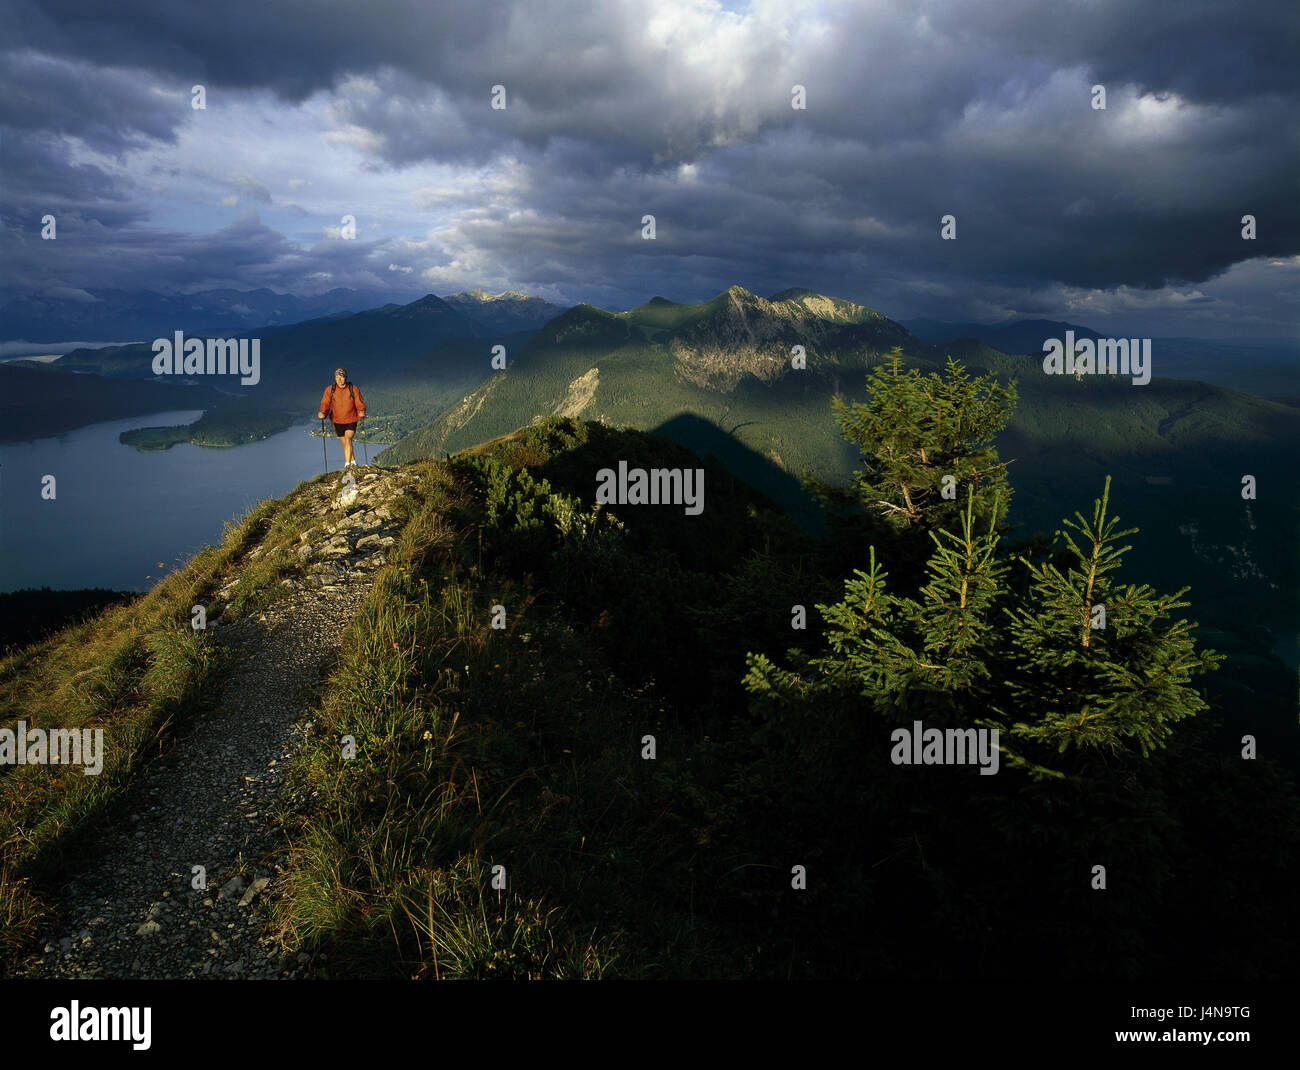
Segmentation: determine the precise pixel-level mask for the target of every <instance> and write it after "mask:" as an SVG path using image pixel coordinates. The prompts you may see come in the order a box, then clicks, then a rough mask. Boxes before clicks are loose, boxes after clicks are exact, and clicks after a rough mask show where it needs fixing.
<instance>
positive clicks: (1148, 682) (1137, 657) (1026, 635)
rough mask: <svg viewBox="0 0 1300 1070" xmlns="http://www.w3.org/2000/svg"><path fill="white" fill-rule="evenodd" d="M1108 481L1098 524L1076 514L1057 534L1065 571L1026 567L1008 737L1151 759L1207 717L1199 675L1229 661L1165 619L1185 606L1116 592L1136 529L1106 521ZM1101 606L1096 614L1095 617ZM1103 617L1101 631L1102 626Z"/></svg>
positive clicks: (1141, 593) (1015, 632)
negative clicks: (1181, 730)
mask: <svg viewBox="0 0 1300 1070" xmlns="http://www.w3.org/2000/svg"><path fill="white" fill-rule="evenodd" d="M1109 505H1110V477H1109V476H1107V477H1106V483H1105V486H1104V488H1103V490H1102V496H1101V497H1100V498H1099V499H1097V500H1096V501H1095V502H1094V504H1093V513H1092V520H1091V521H1086V520H1085V519H1084V517H1083V515H1082V514H1080V513H1075V518H1076V519H1075V520H1074V521H1066V522H1065V524H1066V527H1068V528H1071V529H1073V530H1074V531H1075V532H1077V533H1078V535H1079V536H1080V539H1079V540H1078V541H1076V539H1075V537H1074V536H1073V535H1071V534H1070V533H1069V532H1060V531H1058V532H1057V535H1058V537H1061V538H1062V539H1063V540H1064V542H1065V544H1066V546H1067V548H1068V551H1069V553H1070V556H1071V557H1073V558H1074V563H1073V564H1072V565H1071V566H1070V567H1068V568H1067V569H1066V570H1065V571H1064V572H1062V571H1061V570H1060V569H1059V568H1057V567H1056V566H1055V565H1053V564H1050V563H1049V564H1038V565H1035V564H1031V563H1030V562H1028V561H1024V560H1023V559H1022V564H1023V565H1024V566H1025V567H1026V568H1027V569H1028V570H1029V573H1030V576H1031V586H1030V597H1029V601H1028V604H1026V605H1022V606H1018V607H1015V608H1012V609H1008V611H1007V614H1008V617H1009V622H1010V627H1009V631H1008V635H1007V640H1008V647H1007V657H1006V663H1007V664H1006V671H1007V688H1006V690H1007V697H1008V700H1009V708H1010V710H1011V711H1012V712H1013V713H1014V714H1018V715H1019V717H1020V718H1022V719H1021V720H1017V721H1016V722H1015V724H1014V725H1013V727H1012V729H1011V731H1012V732H1013V734H1015V735H1017V736H1019V737H1021V738H1024V739H1029V740H1034V741H1037V742H1041V743H1046V744H1049V745H1052V746H1054V747H1055V748H1056V750H1057V751H1058V752H1064V751H1065V750H1066V749H1067V748H1069V747H1070V746H1075V747H1078V748H1091V749H1100V750H1106V751H1117V750H1118V749H1119V748H1120V747H1121V746H1122V745H1123V744H1124V743H1125V742H1127V741H1130V740H1132V741H1134V742H1136V743H1137V745H1138V747H1139V748H1140V750H1141V752H1142V755H1143V756H1144V757H1145V756H1146V755H1148V754H1149V753H1150V752H1151V750H1152V749H1154V748H1157V747H1160V746H1163V745H1164V743H1165V741H1166V740H1167V739H1168V736H1169V734H1170V731H1171V728H1170V726H1171V725H1173V724H1174V723H1176V722H1177V721H1180V720H1182V719H1183V718H1185V717H1190V716H1192V715H1194V714H1196V713H1198V712H1200V711H1201V710H1203V709H1205V707H1206V704H1205V702H1204V700H1202V698H1201V697H1200V695H1199V694H1197V693H1196V691H1195V690H1194V689H1192V688H1191V687H1190V686H1189V681H1190V679H1191V677H1192V676H1193V675H1194V674H1197V673H1202V672H1207V671H1210V670H1212V669H1214V668H1215V666H1217V665H1218V664H1219V663H1220V661H1221V660H1222V659H1221V657H1220V656H1219V655H1217V654H1216V653H1215V652H1214V651H1199V652H1198V651H1197V650H1196V643H1195V640H1194V638H1193V637H1192V635H1191V631H1192V629H1193V628H1195V627H1196V625H1195V622H1191V621H1186V620H1176V621H1173V622H1171V623H1167V622H1168V618H1169V617H1170V615H1171V613H1172V611H1173V610H1175V609H1181V608H1184V607H1186V606H1187V605H1188V603H1187V602H1183V601H1179V599H1180V598H1181V597H1182V596H1183V595H1184V594H1186V593H1187V591H1188V588H1186V587H1184V588H1183V589H1182V590H1180V591H1178V592H1177V593H1175V594H1173V595H1156V594H1155V593H1154V592H1153V591H1152V589H1151V588H1150V587H1148V586H1145V585H1143V586H1140V587H1135V586H1133V585H1131V584H1130V585H1128V586H1126V587H1123V588H1121V587H1119V585H1118V584H1117V583H1116V581H1115V577H1114V573H1115V571H1116V570H1117V569H1118V568H1119V566H1120V563H1121V560H1122V559H1123V556H1124V554H1125V552H1127V551H1128V550H1129V549H1131V547H1129V546H1122V547H1117V546H1115V545H1114V544H1115V543H1116V542H1118V541H1119V540H1120V539H1123V538H1125V537H1126V536H1128V535H1132V534H1134V533H1135V532H1136V531H1137V529H1136V528H1128V529H1125V530H1122V531H1119V530H1116V529H1117V527H1118V525H1119V518H1118V517H1108V516H1107V515H1106V514H1107V510H1108V509H1109ZM1094 607H1098V608H1094ZM1098 609H1099V610H1100V611H1102V612H1104V627H1100V628H1098V627H1094V623H1101V621H1102V619H1103V618H1102V617H1101V612H1099V611H1098Z"/></svg>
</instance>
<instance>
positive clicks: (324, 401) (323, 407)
mask: <svg viewBox="0 0 1300 1070" xmlns="http://www.w3.org/2000/svg"><path fill="white" fill-rule="evenodd" d="M330 391H333V392H334V414H333V416H331V417H330V418H331V419H332V420H333V421H334V422H335V423H336V424H350V423H355V422H356V421H357V420H359V419H361V417H363V416H364V415H365V414H366V399H365V398H363V397H362V396H361V390H360V389H359V388H358V387H357V384H356V383H348V384H347V386H344V387H339V386H338V385H337V384H336V383H330V385H329V386H327V387H326V388H325V393H323V394H322V395H321V396H320V411H321V412H322V413H323V414H325V415H326V416H329V415H330ZM353 394H355V395H356V404H353V400H352V395H353Z"/></svg>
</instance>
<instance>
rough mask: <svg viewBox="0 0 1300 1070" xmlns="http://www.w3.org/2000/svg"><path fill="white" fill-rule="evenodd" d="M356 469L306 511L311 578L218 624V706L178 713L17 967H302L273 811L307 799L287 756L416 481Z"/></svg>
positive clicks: (219, 970) (257, 971)
mask: <svg viewBox="0 0 1300 1070" xmlns="http://www.w3.org/2000/svg"><path fill="white" fill-rule="evenodd" d="M357 480H358V487H357V490H358V493H357V496H356V500H355V501H348V500H347V499H345V500H344V503H343V504H340V500H339V498H338V496H337V493H336V491H337V489H338V486H339V484H337V483H334V484H327V485H324V486H323V487H322V488H321V489H320V491H319V493H320V497H321V501H320V503H319V504H318V505H317V506H315V507H314V508H313V514H314V515H315V516H317V517H320V518H321V521H320V522H321V524H322V525H328V526H325V527H324V528H323V530H318V531H317V532H316V533H315V540H316V541H313V542H310V543H309V542H306V541H304V542H303V543H302V545H301V548H302V549H303V551H304V552H302V553H301V555H300V556H302V557H304V558H308V557H312V558H316V559H318V560H319V561H320V562H321V563H320V564H317V565H315V566H314V569H315V571H312V572H310V573H309V574H308V576H307V578H306V582H303V583H301V584H299V583H292V584H291V586H292V588H293V589H292V590H291V591H289V592H288V593H287V594H286V595H285V596H284V597H283V598H282V599H281V600H279V601H277V602H275V603H273V604H272V605H270V606H269V607H268V608H267V609H266V610H264V611H263V612H261V613H253V614H251V615H250V616H247V617H245V618H242V619H238V620H234V621H231V622H228V623H219V624H218V626H217V627H216V628H215V629H214V631H213V632H212V636H213V639H214V640H215V641H216V642H218V643H220V644H223V645H225V646H227V647H229V648H230V649H231V650H232V652H233V654H234V661H233V665H232V668H231V669H230V672H229V675H228V676H227V677H226V678H225V679H224V681H223V683H222V693H221V698H220V704H219V707H218V708H217V709H216V710H214V711H213V712H211V713H210V714H205V715H204V716H202V717H200V718H198V719H197V720H196V721H195V722H191V723H189V724H188V725H187V726H185V728H184V729H183V730H182V732H183V734H182V735H179V736H178V738H176V739H175V740H174V742H173V744H172V745H171V747H170V749H169V751H168V753H167V754H166V755H165V756H163V757H162V758H161V759H159V760H158V761H157V762H155V763H154V764H153V766H152V767H151V768H150V769H149V770H148V772H146V773H145V774H144V775H143V776H142V777H141V778H140V781H139V783H138V784H137V785H136V786H135V787H134V788H133V789H132V791H131V795H130V801H129V803H128V804H127V810H128V813H129V819H128V820H125V821H123V822H121V827H118V828H116V829H114V830H113V831H111V832H109V833H108V834H107V835H105V836H104V837H103V838H101V839H100V840H99V841H98V842H97V843H96V844H95V846H94V848H93V849H92V850H91V852H90V854H89V856H88V857H87V858H86V859H85V862H84V865H83V866H82V867H81V869H80V870H79V872H78V873H77V874H76V876H75V878H74V879H73V880H72V881H71V883H70V884H69V885H68V886H67V887H66V888H65V889H63V891H62V893H61V895H60V897H59V900H58V903H57V905H58V906H59V907H60V908H61V909H62V910H63V912H64V914H65V916H66V917H70V918H72V919H73V921H72V922H71V923H70V924H65V926H64V928H63V930H62V931H59V932H55V933H51V934H49V935H48V936H47V938H46V941H45V942H44V953H43V954H41V955H38V956H36V957H33V958H31V959H29V960H28V962H27V963H25V964H24V966H23V967H22V968H21V971H20V972H21V973H22V974H23V975H25V976H28V977H45V978H93V977H101V978H155V979H174V978H202V977H212V978H237V977H238V978H288V977H303V976H308V975H309V964H308V962H307V961H306V960H307V956H305V955H297V956H290V955H288V954H287V952H286V951H285V949H284V948H282V947H281V946H280V944H279V942H278V940H277V939H276V938H275V936H274V935H273V934H271V933H270V932H268V931H267V929H266V921H267V918H268V917H269V915H270V910H269V908H270V906H271V904H272V903H273V902H274V901H275V900H276V898H277V897H278V896H279V895H280V894H281V891H280V885H281V877H282V875H283V874H284V872H285V871H284V866H285V865H286V862H287V856H286V850H287V845H286V844H285V842H284V840H283V837H282V834H281V833H280V831H279V829H278V828H277V827H276V826H275V825H274V824H273V823H272V822H271V821H270V820H269V815H270V814H271V813H273V812H274V811H275V809H276V808H277V807H278V806H279V805H281V804H282V802H283V803H287V805H288V807H289V808H291V809H295V810H301V809H305V806H304V804H305V802H307V801H309V800H302V799H286V800H283V801H282V800H281V793H282V790H283V788H284V782H285V773H284V769H285V761H286V759H287V758H289V757H290V756H291V755H292V754H293V753H294V752H295V750H297V748H298V747H300V746H301V745H302V743H303V741H304V740H305V738H306V732H307V730H308V729H310V727H311V721H310V716H311V711H312V708H313V705H314V703H315V701H316V697H315V693H316V689H317V687H318V686H319V683H320V681H321V679H322V677H323V675H324V673H325V672H327V671H328V669H329V667H330V666H331V665H332V663H333V661H334V659H335V656H336V655H337V652H338V648H339V640H340V635H341V633H342V631H343V630H344V628H345V627H346V626H347V625H348V623H349V622H351V620H352V619H353V617H354V616H355V614H356V611H357V609H358V607H359V606H360V605H361V603H362V601H363V600H364V598H365V597H366V594H367V593H368V591H369V590H370V587H371V586H372V585H373V583H374V573H375V569H377V568H378V567H379V566H380V565H381V564H382V563H383V559H384V554H383V549H384V548H385V547H386V546H388V545H391V544H392V541H393V539H394V537H395V536H396V534H398V533H399V531H400V527H401V525H400V523H399V522H397V521H395V520H393V519H392V517H391V515H389V513H388V510H387V508H386V504H385V503H386V502H388V501H391V499H392V498H393V497H394V496H395V495H398V494H402V493H411V490H410V488H409V487H408V486H403V485H402V484H403V483H407V482H408V481H407V480H405V479H402V478H401V477H397V476H394V475H390V474H388V473H385V474H383V475H381V474H378V473H375V472H366V473H365V474H364V475H361V474H359V475H358V476H357ZM331 511H332V512H331ZM359 541H360V542H363V543H364V545H363V546H361V547H357V545H356V543H357V542H359ZM307 547H310V550H307ZM260 552H261V550H260V549H258V550H254V551H252V556H256V555H257V554H259V553H260ZM289 585H290V584H289V583H288V582H286V586H289ZM232 587H233V583H232V584H230V585H228V586H227V588H225V591H226V592H228V591H229V590H230V589H231V588H232ZM196 865H201V866H203V867H205V870H206V878H207V887H206V889H204V890H197V889H194V888H192V887H191V880H192V872H193V871H192V867H194V866H196Z"/></svg>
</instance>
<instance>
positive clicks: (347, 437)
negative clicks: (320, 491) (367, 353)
mask: <svg viewBox="0 0 1300 1070" xmlns="http://www.w3.org/2000/svg"><path fill="white" fill-rule="evenodd" d="M327 412H328V413H329V414H330V419H331V420H333V421H334V431H335V433H336V434H337V435H338V436H339V438H341V439H342V440H343V460H344V461H346V462H347V463H346V464H344V465H343V467H344V468H355V467H356V466H357V460H356V457H355V456H354V455H353V453H352V436H353V435H355V434H356V433H357V422H358V421H359V420H364V419H365V418H366V399H365V398H363V397H362V396H361V391H360V390H358V389H357V386H356V384H355V383H350V382H348V370H347V368H335V369H334V382H332V383H331V384H330V385H329V386H327V387H326V388H325V393H323V394H322V395H321V396H320V412H319V413H317V414H316V418H317V419H318V420H323V419H325V414H326V413H327Z"/></svg>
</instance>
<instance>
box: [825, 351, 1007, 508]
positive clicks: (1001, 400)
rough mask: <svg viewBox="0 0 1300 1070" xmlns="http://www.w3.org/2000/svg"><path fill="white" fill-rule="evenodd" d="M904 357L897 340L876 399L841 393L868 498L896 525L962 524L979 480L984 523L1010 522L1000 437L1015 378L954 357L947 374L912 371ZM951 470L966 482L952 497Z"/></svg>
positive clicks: (839, 415)
mask: <svg viewBox="0 0 1300 1070" xmlns="http://www.w3.org/2000/svg"><path fill="white" fill-rule="evenodd" d="M901 360H902V348H901V347H895V349H894V350H893V352H892V353H891V355H890V361H889V362H888V364H885V365H881V366H879V367H877V368H875V369H874V370H873V371H872V372H871V374H870V375H869V376H868V377H867V389H868V392H869V395H870V396H869V398H868V400H867V401H865V402H857V403H854V404H852V405H849V404H847V403H845V402H844V401H843V400H842V399H840V398H838V397H837V398H835V399H834V401H833V402H832V407H833V409H834V412H835V419H836V421H837V422H838V423H839V425H840V428H841V429H842V431H843V433H844V437H845V438H847V439H848V440H849V441H850V442H852V443H853V444H854V445H856V446H857V447H858V449H859V450H860V451H861V463H862V468H861V469H860V470H859V471H858V472H856V473H855V474H854V479H853V485H854V487H855V488H856V490H857V492H858V495H859V498H860V500H861V502H862V505H863V507H864V508H865V509H867V511H868V512H870V513H873V514H875V515H879V516H881V517H883V518H885V519H886V520H887V521H888V522H889V523H890V524H891V525H892V526H893V527H894V528H895V529H896V530H898V529H911V528H920V529H921V530H923V531H937V530H943V529H948V530H956V529H957V528H958V527H959V526H960V523H961V514H962V512H963V509H962V504H961V503H962V500H963V499H964V498H965V494H966V490H967V489H972V488H973V489H974V491H975V494H976V508H975V517H976V522H977V526H978V527H980V528H983V527H984V526H986V525H987V523H988V521H989V519H990V518H991V519H993V520H995V521H997V522H1001V521H1002V520H1003V519H1004V517H1005V516H1006V511H1007V506H1008V503H1009V501H1010V498H1011V492H1010V488H1009V487H1008V486H1007V482H1006V472H1005V465H1003V464H1002V463H1000V462H999V460H998V455H997V450H996V449H994V448H993V446H992V441H993V438H994V436H995V435H996V434H997V433H998V432H999V431H1000V430H1002V428H1003V427H1005V426H1006V423H1007V420H1008V419H1009V418H1010V415H1011V412H1012V410H1013V409H1014V407H1015V403H1016V388H1015V384H1014V383H1012V384H1010V385H1009V386H1006V387H1003V386H1001V385H999V383H998V381H997V378H996V376H993V375H987V376H982V377H980V378H978V379H972V378H971V377H970V376H969V375H968V374H967V373H966V371H965V369H964V368H963V367H962V366H961V365H960V364H958V363H957V362H956V361H954V360H953V359H952V358H951V357H950V358H949V359H948V362H947V366H946V374H945V375H938V374H934V373H932V374H930V375H922V374H921V373H920V372H918V371H917V370H916V369H914V368H911V369H908V370H906V371H903V370H902V369H901V368H900V361H901ZM945 477H951V480H952V481H955V482H949V483H948V484H947V485H948V486H950V487H952V488H953V490H955V491H957V493H951V492H950V495H949V497H946V498H945V497H944V494H943V491H944V488H945ZM995 502H996V503H997V504H996V505H995V504H994V503H995Z"/></svg>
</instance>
